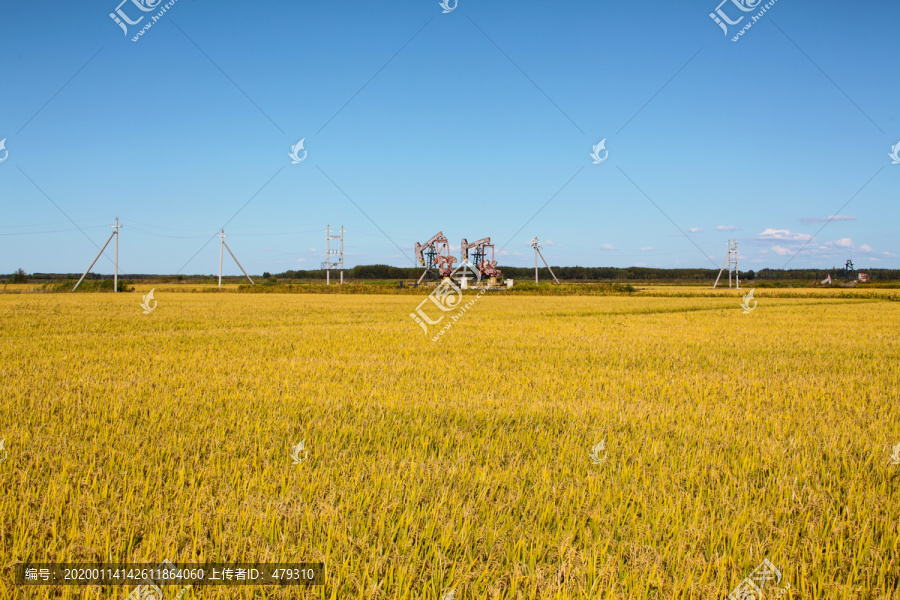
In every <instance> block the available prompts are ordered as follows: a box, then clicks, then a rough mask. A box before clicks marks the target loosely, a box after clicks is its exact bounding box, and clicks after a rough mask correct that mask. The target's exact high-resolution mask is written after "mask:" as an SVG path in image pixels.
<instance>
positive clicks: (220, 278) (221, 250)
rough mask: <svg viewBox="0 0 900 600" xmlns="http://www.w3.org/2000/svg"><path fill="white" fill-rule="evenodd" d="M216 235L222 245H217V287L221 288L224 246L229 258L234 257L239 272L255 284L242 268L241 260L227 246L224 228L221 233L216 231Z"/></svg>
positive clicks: (251, 283)
mask: <svg viewBox="0 0 900 600" xmlns="http://www.w3.org/2000/svg"><path fill="white" fill-rule="evenodd" d="M216 236H217V237H220V238H222V245H221V246H220V247H219V289H220V290H221V289H222V256H223V253H224V252H225V249H226V248H228V254H230V255H231V258H233V259H234V262H236V263H237V266H239V267H240V268H241V272H242V273H243V274H244V277H246V278H247V279H248V280H249V281H250V285H256V284H255V283H253V280H252V279H251V278H250V276H249V275H247V271H245V270H244V266H243V265H241V261H239V260H238V259H237V256H235V255H234V252H232V251H231V248H229V247H228V244H226V243H225V238H227V237H228V236H227V235H225V230H224V229H223V230H222V233H217V234H216Z"/></svg>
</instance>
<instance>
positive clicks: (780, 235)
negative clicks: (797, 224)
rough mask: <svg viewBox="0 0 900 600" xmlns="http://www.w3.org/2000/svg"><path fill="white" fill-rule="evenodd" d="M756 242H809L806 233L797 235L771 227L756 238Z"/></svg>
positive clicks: (796, 233)
mask: <svg viewBox="0 0 900 600" xmlns="http://www.w3.org/2000/svg"><path fill="white" fill-rule="evenodd" d="M756 239H758V240H781V241H787V242H805V241H807V240H811V239H812V236H811V235H809V234H808V233H798V232H795V231H790V230H789V229H772V228H771V227H770V228H768V229H766V230H765V231H763V232H762V233H760V234H759V235H757V236H756Z"/></svg>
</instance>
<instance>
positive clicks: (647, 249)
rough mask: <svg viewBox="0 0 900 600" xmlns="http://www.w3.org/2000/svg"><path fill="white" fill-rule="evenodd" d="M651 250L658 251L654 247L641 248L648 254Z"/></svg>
mask: <svg viewBox="0 0 900 600" xmlns="http://www.w3.org/2000/svg"><path fill="white" fill-rule="evenodd" d="M650 250H656V248H654V247H653V246H644V247H643V248H641V251H643V252H648V251H650Z"/></svg>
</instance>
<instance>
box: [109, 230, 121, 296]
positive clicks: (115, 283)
mask: <svg viewBox="0 0 900 600" xmlns="http://www.w3.org/2000/svg"><path fill="white" fill-rule="evenodd" d="M110 227H112V228H113V231H115V234H116V272H115V273H113V292H118V291H119V227H121V225H119V217H116V224H115V225H110Z"/></svg>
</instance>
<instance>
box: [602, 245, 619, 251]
mask: <svg viewBox="0 0 900 600" xmlns="http://www.w3.org/2000/svg"><path fill="white" fill-rule="evenodd" d="M600 249H601V250H615V249H616V248H615V246H613V245H612V244H601V245H600Z"/></svg>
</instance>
